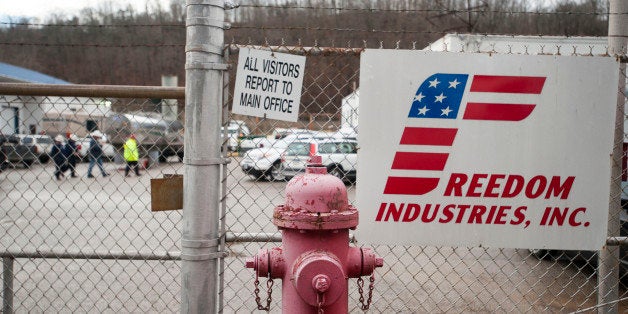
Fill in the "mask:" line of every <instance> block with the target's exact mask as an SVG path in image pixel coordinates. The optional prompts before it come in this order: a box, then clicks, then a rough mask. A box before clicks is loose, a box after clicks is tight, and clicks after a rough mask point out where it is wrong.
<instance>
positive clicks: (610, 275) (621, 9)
mask: <svg viewBox="0 0 628 314" xmlns="http://www.w3.org/2000/svg"><path fill="white" fill-rule="evenodd" d="M609 13H610V14H609V19H608V51H609V53H610V54H611V55H624V54H625V53H626V42H627V41H626V39H627V38H628V37H627V36H628V15H626V14H627V13H628V2H627V1H625V0H611V1H610V12H609ZM619 71H620V77H619V82H618V89H617V104H616V107H617V111H616V118H615V144H614V149H613V160H612V171H611V174H612V177H611V195H610V200H609V214H608V236H611V237H616V236H619V228H620V226H619V212H620V211H621V194H622V190H621V176H622V175H621V173H622V167H621V160H622V155H623V142H624V140H623V139H624V119H625V118H624V103H625V96H624V90H625V86H626V77H625V76H624V75H625V73H626V65H625V64H623V63H622V64H620V69H619ZM618 284H619V247H618V246H608V245H605V246H604V247H603V248H602V250H601V251H600V254H599V262H598V304H600V307H599V308H598V312H599V313H617V311H618V303H617V302H616V300H618V299H619V291H618Z"/></svg>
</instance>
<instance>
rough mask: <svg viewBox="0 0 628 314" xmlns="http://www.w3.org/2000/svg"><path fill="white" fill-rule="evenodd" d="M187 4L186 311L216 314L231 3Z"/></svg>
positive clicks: (205, 0) (199, 0)
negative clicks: (227, 12) (228, 5)
mask: <svg viewBox="0 0 628 314" xmlns="http://www.w3.org/2000/svg"><path fill="white" fill-rule="evenodd" d="M186 5H187V19H186V46H185V60H186V63H185V157H184V163H185V172H184V179H183V180H184V182H183V188H184V191H183V231H182V239H181V260H182V262H181V313H216V311H217V310H218V309H217V308H216V303H217V295H218V293H217V289H216V287H217V284H218V271H217V270H218V267H217V266H218V258H219V257H220V255H219V252H218V243H219V209H220V207H219V205H220V174H221V167H222V165H223V164H224V159H222V158H221V152H220V126H221V120H222V99H223V96H222V95H223V87H222V77H223V71H224V70H226V69H227V66H226V64H224V63H223V47H224V25H225V8H224V5H225V3H224V1H223V0H187V1H186Z"/></svg>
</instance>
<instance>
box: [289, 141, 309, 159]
mask: <svg viewBox="0 0 628 314" xmlns="http://www.w3.org/2000/svg"><path fill="white" fill-rule="evenodd" d="M309 154H310V144H309V143H292V144H290V145H288V148H287V149H286V155H287V156H307V155H309Z"/></svg>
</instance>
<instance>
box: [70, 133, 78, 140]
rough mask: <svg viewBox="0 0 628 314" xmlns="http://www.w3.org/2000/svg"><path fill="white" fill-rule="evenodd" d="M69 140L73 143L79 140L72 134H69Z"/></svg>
mask: <svg viewBox="0 0 628 314" xmlns="http://www.w3.org/2000/svg"><path fill="white" fill-rule="evenodd" d="M70 139H71V140H73V141H75V142H76V141H78V140H79V138H78V136H76V134H74V133H73V134H70Z"/></svg>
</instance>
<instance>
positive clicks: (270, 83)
mask: <svg viewBox="0 0 628 314" xmlns="http://www.w3.org/2000/svg"><path fill="white" fill-rule="evenodd" d="M239 54H240V56H239V58H238V71H237V76H236V82H235V90H234V93H233V105H232V112H233V113H237V114H242V115H247V116H253V117H264V118H268V119H276V120H283V121H291V122H296V121H297V120H298V118H299V105H300V103H301V88H302V86H303V75H304V73H305V57H304V56H297V55H290V54H285V53H278V52H272V51H266V50H256V49H249V48H242V49H240V53H239Z"/></svg>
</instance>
